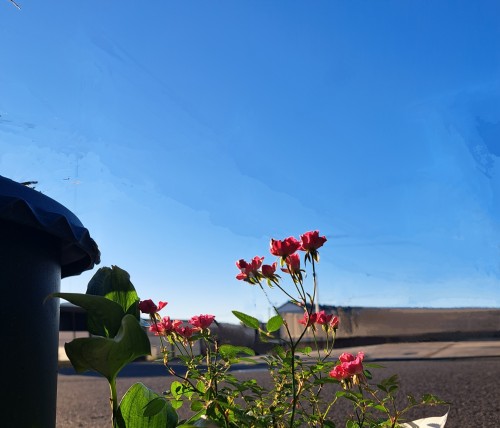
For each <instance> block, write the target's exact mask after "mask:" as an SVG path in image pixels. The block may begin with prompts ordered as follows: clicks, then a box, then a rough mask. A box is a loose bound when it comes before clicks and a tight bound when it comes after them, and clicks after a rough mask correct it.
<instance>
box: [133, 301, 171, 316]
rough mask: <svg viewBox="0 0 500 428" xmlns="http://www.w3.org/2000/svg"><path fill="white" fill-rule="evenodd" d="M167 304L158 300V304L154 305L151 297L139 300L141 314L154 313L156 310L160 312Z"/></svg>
mask: <svg viewBox="0 0 500 428" xmlns="http://www.w3.org/2000/svg"><path fill="white" fill-rule="evenodd" d="M167 304H168V303H167V302H159V303H158V306H156V305H155V304H154V302H153V301H152V300H151V299H148V300H141V301H140V302H139V310H140V311H141V312H142V313H143V314H149V315H154V314H155V313H156V312H160V311H161V310H162V309H163V308H164V307H165V306H167Z"/></svg>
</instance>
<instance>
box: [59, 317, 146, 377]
mask: <svg viewBox="0 0 500 428" xmlns="http://www.w3.org/2000/svg"><path fill="white" fill-rule="evenodd" d="M64 348H65V349H66V354H67V355H68V357H69V359H70V361H71V364H73V367H74V368H75V370H76V371H77V372H78V373H81V372H84V371H87V370H95V371H96V372H98V373H100V374H102V375H103V376H104V377H105V378H106V379H108V381H110V382H111V381H112V380H113V379H115V378H116V375H117V374H118V372H119V371H120V370H121V369H122V368H123V367H124V366H125V365H126V364H127V363H130V362H131V361H134V360H135V359H137V358H139V357H141V356H143V355H149V354H150V353H151V344H150V342H149V339H148V336H147V334H146V332H145V331H144V330H143V329H142V327H141V326H140V324H139V321H137V320H136V319H135V318H134V317H133V316H132V315H125V316H124V317H123V319H122V323H121V327H120V330H119V331H118V334H117V335H116V336H115V337H114V338H113V339H110V338H106V337H85V338H80V339H75V340H73V341H72V342H70V343H66V345H65V346H64Z"/></svg>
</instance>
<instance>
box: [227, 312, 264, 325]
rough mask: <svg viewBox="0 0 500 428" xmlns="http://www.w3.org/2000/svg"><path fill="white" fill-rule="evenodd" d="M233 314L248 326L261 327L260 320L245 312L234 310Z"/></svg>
mask: <svg viewBox="0 0 500 428" xmlns="http://www.w3.org/2000/svg"><path fill="white" fill-rule="evenodd" d="M232 312H233V315H234V316H235V317H236V318H238V319H239V320H240V321H241V322H242V323H243V324H244V325H246V326H247V327H250V328H253V329H255V330H258V329H259V328H260V324H259V320H258V319H257V318H254V317H252V316H250V315H247V314H244V313H243V312H238V311H232Z"/></svg>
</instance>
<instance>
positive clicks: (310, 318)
mask: <svg viewBox="0 0 500 428" xmlns="http://www.w3.org/2000/svg"><path fill="white" fill-rule="evenodd" d="M317 319H318V314H314V313H313V314H311V315H309V314H308V313H307V312H304V316H303V317H302V318H301V319H300V320H299V323H300V324H303V325H305V326H306V327H310V326H312V325H314V323H315V322H316V321H317Z"/></svg>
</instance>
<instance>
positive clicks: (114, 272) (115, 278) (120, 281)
mask: <svg viewBox="0 0 500 428" xmlns="http://www.w3.org/2000/svg"><path fill="white" fill-rule="evenodd" d="M87 294H91V295H94V296H103V297H105V298H106V299H109V300H111V301H113V302H115V303H118V304H119V305H120V306H121V307H122V309H123V312H125V313H128V314H130V315H133V316H135V317H136V318H137V319H139V308H138V306H137V304H138V302H139V296H138V295H137V292H136V291H135V287H134V285H133V284H132V282H130V275H129V274H128V272H127V271H125V270H123V269H120V268H119V267H118V266H111V268H109V267H103V268H100V269H99V270H98V271H97V272H96V273H95V275H94V276H93V277H92V279H91V280H90V282H89V284H88V286H87Z"/></svg>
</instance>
